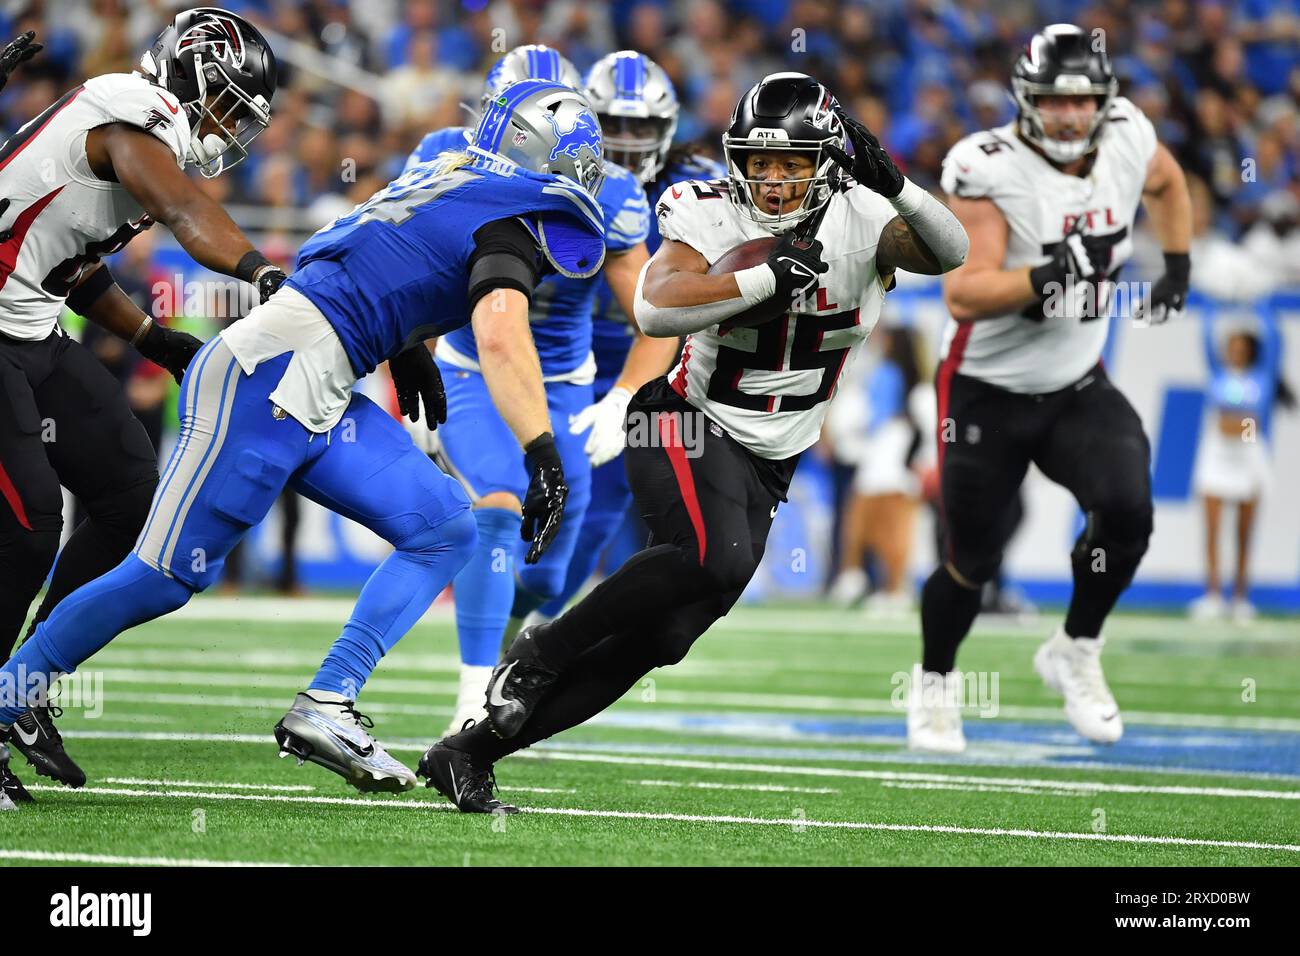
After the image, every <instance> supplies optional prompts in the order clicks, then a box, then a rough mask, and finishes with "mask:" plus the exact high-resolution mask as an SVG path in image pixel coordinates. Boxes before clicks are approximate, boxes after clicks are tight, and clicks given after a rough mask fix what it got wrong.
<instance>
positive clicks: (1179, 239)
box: [1143, 169, 1192, 252]
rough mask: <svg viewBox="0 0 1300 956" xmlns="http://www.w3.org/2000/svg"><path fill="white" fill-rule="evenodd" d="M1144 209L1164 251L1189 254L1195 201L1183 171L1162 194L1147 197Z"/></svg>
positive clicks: (1170, 181)
mask: <svg viewBox="0 0 1300 956" xmlns="http://www.w3.org/2000/svg"><path fill="white" fill-rule="evenodd" d="M1143 205H1144V206H1145V207H1146V211H1147V215H1148V216H1149V217H1150V219H1151V231H1152V232H1154V233H1155V234H1156V238H1157V239H1158V240H1159V241H1160V248H1161V249H1162V250H1164V251H1165V252H1187V251H1188V250H1189V249H1190V248H1191V244H1192V197H1191V195H1190V194H1189V193H1188V191H1187V180H1186V179H1185V178H1184V177H1183V174H1182V170H1181V169H1180V170H1178V175H1177V176H1176V177H1171V178H1170V179H1169V181H1167V182H1166V183H1165V184H1164V187H1163V188H1162V189H1161V190H1160V191H1159V192H1155V193H1148V194H1147V195H1146V196H1145V197H1143Z"/></svg>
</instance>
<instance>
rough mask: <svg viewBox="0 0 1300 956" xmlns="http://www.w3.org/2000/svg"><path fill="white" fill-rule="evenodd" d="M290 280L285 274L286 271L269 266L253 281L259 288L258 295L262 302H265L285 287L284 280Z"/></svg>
mask: <svg viewBox="0 0 1300 956" xmlns="http://www.w3.org/2000/svg"><path fill="white" fill-rule="evenodd" d="M287 278H289V277H288V276H287V275H285V274H284V270H283V269H281V268H280V267H279V266H268V267H266V268H264V269H262V270H261V271H260V272H258V274H257V276H256V278H254V279H253V283H254V285H256V286H257V295H258V298H259V299H261V301H263V302H265V301H266V300H267V299H269V298H271V296H273V295H275V293H276V290H278V289H279V288H280V286H282V285H284V280H285V279H287Z"/></svg>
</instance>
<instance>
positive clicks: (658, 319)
mask: <svg viewBox="0 0 1300 956" xmlns="http://www.w3.org/2000/svg"><path fill="white" fill-rule="evenodd" d="M758 270H762V271H763V272H765V273H766V274H767V277H770V279H768V281H767V282H766V283H765V282H764V281H762V280H764V277H763V276H761V275H758ZM755 279H757V280H759V281H754V280H755ZM768 284H770V285H771V287H772V288H770V289H769V288H767V285H768ZM775 284H776V283H775V277H773V276H772V270H771V269H769V268H768V267H767V266H765V265H761V266H755V267H754V268H752V269H746V270H743V271H742V272H732V273H724V274H721V275H715V276H711V275H704V274H702V273H699V272H689V271H686V270H675V271H668V270H664V269H656V268H655V262H654V260H653V259H652V260H650V262H649V263H647V264H646V268H645V269H643V270H641V276H640V278H639V279H638V280H637V286H636V304H635V309H634V316H635V318H636V323H637V325H638V326H640V328H641V331H642V332H644V333H645V334H646V335H649V336H653V337H654V338H677V337H678V336H681V335H689V334H691V333H692V332H699V331H701V330H702V329H707V328H709V327H710V326H713V325H717V324H718V323H719V322H724V321H726V320H727V319H729V318H731V317H732V316H734V315H739V314H740V313H741V312H744V311H745V310H746V309H748V308H749V307H750V306H753V305H757V304H758V303H759V302H762V301H763V300H764V299H767V298H769V297H770V296H771V295H772V292H773V291H775ZM744 286H750V288H743V287H744Z"/></svg>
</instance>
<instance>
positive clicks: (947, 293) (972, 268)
mask: <svg viewBox="0 0 1300 956" xmlns="http://www.w3.org/2000/svg"><path fill="white" fill-rule="evenodd" d="M948 205H949V207H950V208H951V209H952V212H953V215H954V216H956V217H957V220H958V221H959V222H960V223H961V225H962V228H963V229H965V230H966V234H967V235H968V236H969V237H970V253H969V254H968V255H967V257H966V262H965V263H964V264H962V265H961V266H960V267H959V268H957V269H954V270H953V271H952V272H949V273H948V274H947V275H945V276H944V279H943V301H944V304H945V305H946V306H947V307H948V311H949V312H950V313H952V317H953V318H954V319H956V320H957V321H958V322H972V321H975V320H976V319H985V318H989V317H992V316H999V315H1006V314H1007V313H1008V312H1015V311H1018V310H1020V309H1022V308H1024V307H1025V306H1027V305H1030V304H1031V303H1034V302H1037V301H1038V300H1039V295H1038V292H1037V291H1036V290H1035V289H1034V287H1033V285H1032V283H1031V282H1030V278H1029V271H1030V270H1029V267H1028V266H1024V267H1022V268H1019V269H1004V268H1002V263H1003V262H1004V261H1005V258H1006V253H1007V238H1008V235H1009V233H1010V229H1009V227H1008V226H1007V220H1006V217H1005V216H1004V215H1002V211H1001V210H1000V209H998V207H997V205H996V204H995V203H994V202H993V200H991V199H963V198H961V197H960V196H954V195H951V194H950V195H949V196H948Z"/></svg>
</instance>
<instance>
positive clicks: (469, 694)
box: [443, 664, 492, 737]
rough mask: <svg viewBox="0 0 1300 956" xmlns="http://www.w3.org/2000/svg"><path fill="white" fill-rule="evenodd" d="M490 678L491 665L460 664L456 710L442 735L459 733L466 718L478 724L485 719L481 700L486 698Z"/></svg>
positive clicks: (485, 712)
mask: <svg viewBox="0 0 1300 956" xmlns="http://www.w3.org/2000/svg"><path fill="white" fill-rule="evenodd" d="M491 680H492V668H491V667H488V666H483V667H479V666H476V665H474V664H461V665H460V690H459V692H458V693H457V694H456V711H455V713H453V714H452V717H451V723H450V724H448V725H447V731H446V733H444V734H443V736H444V737H450V736H451V735H452V734H456V733H459V732H460V729H461V728H462V727H464V726H465V721H467V720H468V721H470V722H471V723H475V724H478V723H482V722H483V721H484V720H486V719H487V711H485V710H484V709H483V701H484V700H486V699H487V689H488V683H489V682H490V681H491Z"/></svg>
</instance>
